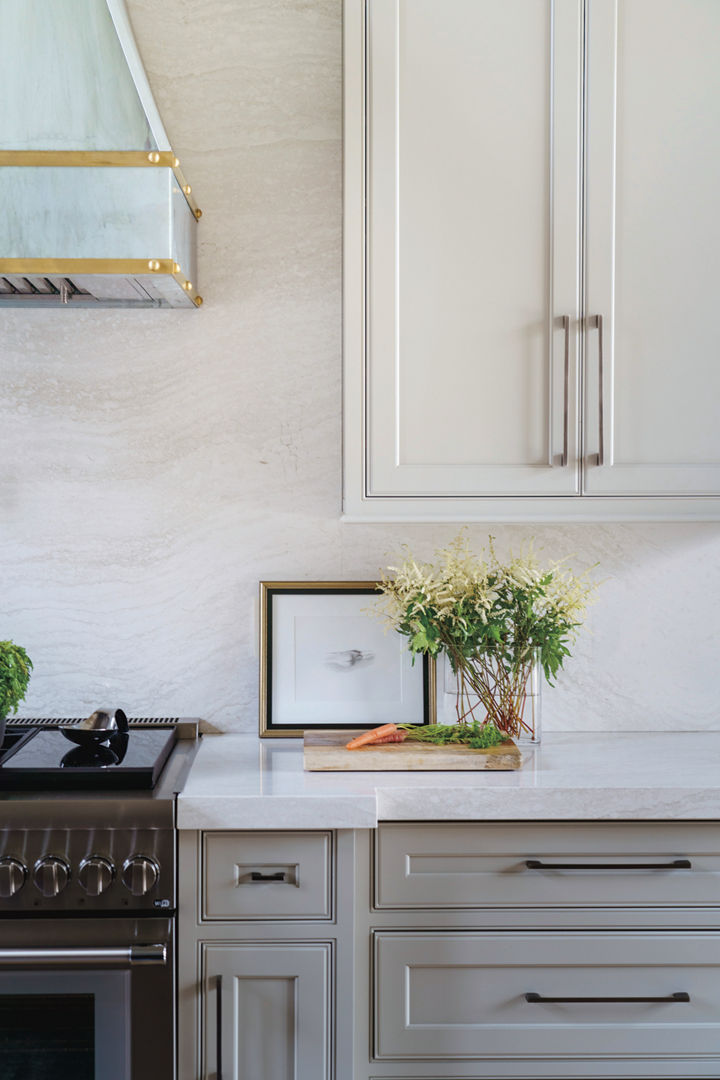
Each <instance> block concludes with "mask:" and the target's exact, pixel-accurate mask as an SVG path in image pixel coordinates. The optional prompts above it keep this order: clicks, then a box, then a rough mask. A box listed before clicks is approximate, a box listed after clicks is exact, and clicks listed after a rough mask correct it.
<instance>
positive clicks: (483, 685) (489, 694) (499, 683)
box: [455, 650, 543, 746]
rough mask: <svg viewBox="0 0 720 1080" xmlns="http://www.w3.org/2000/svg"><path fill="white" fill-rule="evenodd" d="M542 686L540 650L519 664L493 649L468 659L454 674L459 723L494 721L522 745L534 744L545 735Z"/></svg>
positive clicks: (532, 652) (458, 665)
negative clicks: (542, 734) (543, 732)
mask: <svg viewBox="0 0 720 1080" xmlns="http://www.w3.org/2000/svg"><path fill="white" fill-rule="evenodd" d="M542 683H543V670H542V666H541V664H540V658H539V656H538V653H537V650H532V651H531V652H530V653H529V654H528V655H527V657H525V658H524V659H523V660H522V661H519V662H513V661H509V660H508V659H507V658H506V657H504V656H502V655H501V654H500V653H494V652H492V651H491V650H487V651H485V652H484V653H482V654H481V655H478V656H474V657H465V658H463V660H462V662H458V664H457V669H456V672H455V713H456V716H457V720H458V723H466V724H469V723H472V721H473V720H477V721H478V722H479V723H485V722H486V721H492V723H493V724H494V725H495V727H496V728H497V729H498V731H501V732H503V733H505V734H507V735H509V736H510V737H511V738H512V739H514V740H515V742H516V743H518V744H519V745H521V746H522V745H535V744H537V743H539V742H540V738H541V733H542Z"/></svg>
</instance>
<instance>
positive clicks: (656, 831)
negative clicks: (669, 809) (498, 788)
mask: <svg viewBox="0 0 720 1080" xmlns="http://www.w3.org/2000/svg"><path fill="white" fill-rule="evenodd" d="M376 843H377V850H376V857H377V866H376V871H377V872H376V905H377V907H378V908H478V907H498V906H501V907H515V908H517V907H544V906H573V905H581V906H590V907H605V906H608V905H610V906H619V907H622V906H636V905H638V906H651V907H657V906H658V905H661V906H670V905H672V906H674V905H679V906H682V907H688V906H697V905H713V904H714V905H717V904H720V828H719V827H718V826H717V825H715V824H712V823H708V824H703V823H700V824H689V825H687V824H679V825H675V824H672V823H668V824H666V823H658V824H655V823H652V824H637V825H635V824H630V823H625V822H623V823H618V824H617V825H616V824H604V823H603V824H597V825H595V824H592V823H590V824H587V823H583V824H575V823H572V822H570V823H563V824H557V825H554V824H547V823H544V822H537V823H535V822H529V823H519V822H518V823H515V822H512V823H494V822H491V823H475V822H461V823H459V824H444V823H437V824H435V823H431V824H423V825H415V824H391V823H388V824H381V825H380V827H379V828H378V832H377V840H376Z"/></svg>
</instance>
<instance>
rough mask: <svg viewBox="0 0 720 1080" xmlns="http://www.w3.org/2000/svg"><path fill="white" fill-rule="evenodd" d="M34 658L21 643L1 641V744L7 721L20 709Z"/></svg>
mask: <svg viewBox="0 0 720 1080" xmlns="http://www.w3.org/2000/svg"><path fill="white" fill-rule="evenodd" d="M32 666H33V665H32V660H31V659H30V657H29V656H28V654H27V653H26V652H25V650H24V649H23V647H22V646H21V645H16V644H15V643H14V642H12V641H0V744H2V741H3V739H4V738H5V721H6V719H7V717H8V716H9V715H10V713H13V714H15V713H16V712H17V711H18V705H19V704H20V702H21V701H22V700H23V698H24V697H25V692H26V691H27V688H28V683H29V682H30V672H31V671H32Z"/></svg>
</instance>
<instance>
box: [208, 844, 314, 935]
mask: <svg viewBox="0 0 720 1080" xmlns="http://www.w3.org/2000/svg"><path fill="white" fill-rule="evenodd" d="M331 850H332V834H331V833H329V832H257V831H247V832H211V833H205V835H204V837H203V875H202V881H203V896H202V911H203V918H205V919H263V920H264V919H329V918H331V915H332V903H331V869H330V867H331Z"/></svg>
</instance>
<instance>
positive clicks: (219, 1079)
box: [215, 975, 223, 1080]
mask: <svg viewBox="0 0 720 1080" xmlns="http://www.w3.org/2000/svg"><path fill="white" fill-rule="evenodd" d="M215 990H216V993H217V1012H216V1014H215V1056H216V1058H217V1060H216V1062H215V1080H223V1067H222V1057H223V1026H222V975H216V976H215Z"/></svg>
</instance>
